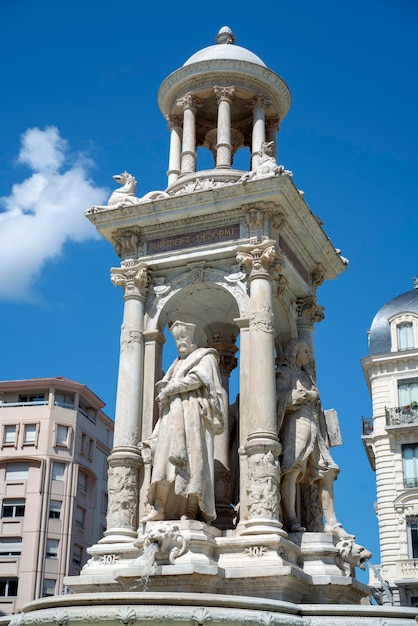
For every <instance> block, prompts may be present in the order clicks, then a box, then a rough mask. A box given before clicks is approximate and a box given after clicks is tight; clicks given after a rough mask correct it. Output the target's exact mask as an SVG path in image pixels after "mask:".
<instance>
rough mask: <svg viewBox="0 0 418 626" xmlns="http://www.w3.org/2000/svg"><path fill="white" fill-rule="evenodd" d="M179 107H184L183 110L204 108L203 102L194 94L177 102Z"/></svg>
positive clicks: (187, 95)
mask: <svg viewBox="0 0 418 626" xmlns="http://www.w3.org/2000/svg"><path fill="white" fill-rule="evenodd" d="M177 106H179V107H183V109H196V108H197V107H201V106H203V101H202V100H201V99H200V98H197V97H196V96H194V95H193V94H192V93H188V94H186V95H185V96H184V97H183V98H180V100H177Z"/></svg>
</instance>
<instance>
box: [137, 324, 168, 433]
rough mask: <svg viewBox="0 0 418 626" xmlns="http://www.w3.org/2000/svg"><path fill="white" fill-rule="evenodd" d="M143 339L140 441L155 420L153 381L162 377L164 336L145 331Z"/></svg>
mask: <svg viewBox="0 0 418 626" xmlns="http://www.w3.org/2000/svg"><path fill="white" fill-rule="evenodd" d="M144 339H145V352H144V399H143V406H142V432H141V441H145V440H146V439H148V438H149V437H150V436H151V434H152V430H153V427H154V424H155V421H156V419H154V418H156V416H157V413H156V412H157V403H156V401H155V397H156V395H157V392H156V390H155V383H156V382H157V380H160V379H161V378H162V347H163V345H164V343H165V337H164V335H163V334H162V333H161V332H160V331H159V330H147V331H145V332H144Z"/></svg>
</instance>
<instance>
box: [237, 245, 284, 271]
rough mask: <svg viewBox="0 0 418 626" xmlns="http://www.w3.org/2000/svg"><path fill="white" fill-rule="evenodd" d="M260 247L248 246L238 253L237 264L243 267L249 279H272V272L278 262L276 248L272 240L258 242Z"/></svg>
mask: <svg viewBox="0 0 418 626" xmlns="http://www.w3.org/2000/svg"><path fill="white" fill-rule="evenodd" d="M257 244H258V245H254V246H246V247H245V248H241V249H239V251H238V252H237V256H236V259H237V262H238V263H239V264H240V265H243V266H244V267H245V268H246V270H247V273H248V278H249V279H250V280H253V279H254V278H271V277H272V276H271V270H272V268H273V266H274V262H275V261H276V246H275V242H273V241H272V240H271V239H266V240H264V241H260V242H259V243H258V242H257Z"/></svg>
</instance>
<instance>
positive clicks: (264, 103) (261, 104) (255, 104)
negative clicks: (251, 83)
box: [246, 94, 273, 110]
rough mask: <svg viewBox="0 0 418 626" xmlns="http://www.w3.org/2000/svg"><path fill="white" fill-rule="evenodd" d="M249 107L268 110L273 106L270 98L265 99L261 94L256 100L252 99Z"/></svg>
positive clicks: (248, 102) (249, 101)
mask: <svg viewBox="0 0 418 626" xmlns="http://www.w3.org/2000/svg"><path fill="white" fill-rule="evenodd" d="M246 104H247V107H248V108H250V109H251V110H253V109H268V108H270V107H271V106H272V104H273V103H272V101H271V100H269V99H268V98H264V96H262V95H261V94H257V95H256V96H254V98H250V100H247V102H246Z"/></svg>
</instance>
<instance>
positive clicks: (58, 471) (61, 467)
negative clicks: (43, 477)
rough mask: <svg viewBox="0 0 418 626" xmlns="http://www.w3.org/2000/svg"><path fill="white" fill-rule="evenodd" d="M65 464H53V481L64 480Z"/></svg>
mask: <svg viewBox="0 0 418 626" xmlns="http://www.w3.org/2000/svg"><path fill="white" fill-rule="evenodd" d="M64 473H65V463H56V462H54V463H52V473H51V476H52V480H60V481H63V480H64Z"/></svg>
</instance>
